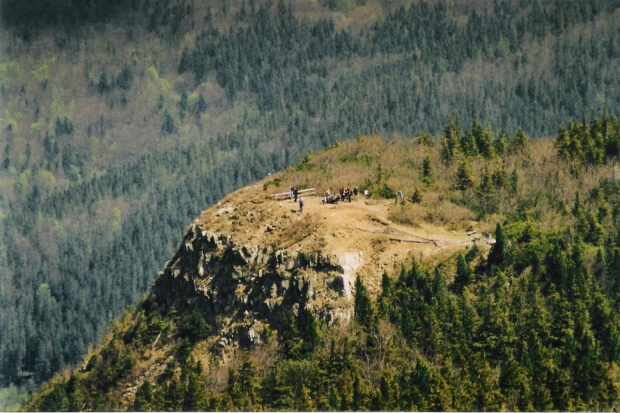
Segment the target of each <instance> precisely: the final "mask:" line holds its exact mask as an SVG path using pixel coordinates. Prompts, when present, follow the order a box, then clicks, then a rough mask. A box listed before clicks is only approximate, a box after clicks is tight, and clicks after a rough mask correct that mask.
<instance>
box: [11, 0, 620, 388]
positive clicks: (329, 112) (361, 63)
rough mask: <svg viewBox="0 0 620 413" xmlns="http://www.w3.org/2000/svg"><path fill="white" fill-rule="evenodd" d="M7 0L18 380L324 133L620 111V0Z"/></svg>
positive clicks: (50, 367)
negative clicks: (188, 229) (233, 199)
mask: <svg viewBox="0 0 620 413" xmlns="http://www.w3.org/2000/svg"><path fill="white" fill-rule="evenodd" d="M405 3H406V2H386V3H385V4H384V3H383V2H379V1H371V0H366V1H365V2H364V1H346V0H334V1H332V0H330V1H325V2H316V3H315V4H310V3H307V2H304V1H294V2H283V1H279V2H273V1H269V2H262V1H252V0H248V1H245V0H242V1H231V2H228V1H215V0H213V1H207V0H204V1H194V2H186V1H182V0H177V1H173V2H165V1H157V0H142V1H139V0H136V1H131V2H105V3H104V2H92V1H89V2H86V1H78V2H74V5H75V7H71V8H67V7H65V3H64V2H62V1H30V2H17V1H14V0H2V2H1V3H0V17H1V18H2V28H3V29H2V33H1V46H2V52H1V53H2V56H3V58H2V63H0V82H1V83H2V84H1V91H0V105H1V106H2V114H1V117H0V128H1V131H2V133H1V141H0V144H1V145H0V146H1V147H0V150H2V160H1V168H2V171H1V172H0V174H1V175H0V188H1V191H0V193H1V195H0V196H1V199H0V212H1V218H2V233H3V242H2V245H1V250H0V263H1V264H0V265H1V268H2V271H0V274H1V275H0V277H1V280H0V286H1V288H0V308H2V317H1V319H0V336H1V337H2V341H1V342H0V383H1V384H2V385H3V386H6V385H9V384H11V383H14V384H19V385H23V384H26V383H29V386H30V387H31V388H32V387H33V386H35V385H37V384H38V383H41V382H42V381H44V380H46V379H48V378H50V377H51V376H52V374H53V373H55V372H58V371H60V370H62V369H63V368H64V367H65V366H67V365H70V364H73V363H76V362H77V361H78V360H80V358H81V357H82V356H83V355H84V354H85V352H86V350H87V348H88V346H89V345H91V344H94V343H96V342H97V340H98V339H100V338H101V337H102V335H103V333H104V332H105V331H106V329H107V326H108V323H109V322H110V321H111V320H112V319H113V318H115V317H117V316H118V315H120V314H121V312H122V311H123V310H124V309H125V308H126V307H127V306H128V305H130V304H135V303H136V302H137V301H138V299H139V297H140V295H141V294H144V293H146V291H147V288H148V285H149V284H150V283H151V282H152V281H153V280H154V279H155V277H156V275H157V271H158V270H159V269H160V268H161V267H162V265H163V264H164V261H165V260H166V259H168V258H169V257H170V256H171V255H172V253H173V251H174V248H175V245H174V244H175V243H176V240H178V239H179V238H180V236H181V234H182V230H183V228H184V227H185V225H187V223H188V222H190V221H191V220H192V219H193V218H194V217H196V216H197V215H198V213H199V212H200V211H201V210H202V209H204V208H206V207H207V206H208V205H210V204H211V203H213V202H215V201H216V200H217V199H218V198H220V197H221V196H223V195H225V194H226V193H228V192H230V191H231V190H233V189H234V188H238V187H240V186H243V185H245V184H247V183H249V182H251V181H253V180H256V179H259V178H262V177H263V176H265V175H266V174H267V173H270V172H274V171H277V170H281V169H283V168H285V167H286V166H288V165H290V164H292V163H295V162H297V161H298V159H299V157H300V156H301V155H304V154H306V153H307V151H308V150H309V149H318V148H322V147H325V146H328V145H331V144H334V143H336V142H338V141H342V140H345V139H350V138H355V137H356V136H358V135H359V134H361V133H365V134H371V133H373V132H377V133H382V134H392V133H400V134H403V135H405V136H415V135H417V134H418V133H419V132H420V131H426V132H427V133H430V134H432V135H438V134H439V133H441V132H442V131H443V129H444V126H445V124H446V119H447V118H448V117H449V116H450V115H453V114H454V113H459V114H460V122H461V124H462V125H470V124H472V122H473V120H474V118H476V119H479V120H480V121H481V122H482V124H483V125H484V124H487V123H488V124H489V126H490V127H492V128H493V129H494V130H496V131H497V135H498V136H501V134H502V132H503V131H506V132H508V133H510V134H514V133H515V132H516V131H517V130H518V129H519V128H521V129H522V130H523V131H524V132H525V133H527V134H529V135H531V136H533V137H538V136H543V135H555V134H556V132H557V127H558V125H560V124H563V123H565V122H566V121H567V120H568V119H571V118H573V119H577V120H579V122H581V120H582V119H583V118H586V119H591V118H592V117H593V116H594V115H595V114H598V115H599V116H602V114H603V113H604V111H605V110H606V109H607V110H609V111H610V113H614V111H615V112H617V111H618V110H620V107H619V105H620V84H619V83H618V82H619V79H618V76H617V72H618V68H619V66H620V39H619V36H618V33H620V10H619V7H620V4H619V2H618V1H614V0H601V1H594V2H593V1H586V0H583V1H570V2H564V1H558V2H538V1H520V2H511V1H498V2H493V3H489V4H485V5H484V7H480V5H479V4H478V3H477V2H467V1H464V2H458V1H457V2H454V4H452V3H444V2H438V3H437V4H435V3H433V2H431V3H427V2H415V3H414V4H411V5H409V4H405Z"/></svg>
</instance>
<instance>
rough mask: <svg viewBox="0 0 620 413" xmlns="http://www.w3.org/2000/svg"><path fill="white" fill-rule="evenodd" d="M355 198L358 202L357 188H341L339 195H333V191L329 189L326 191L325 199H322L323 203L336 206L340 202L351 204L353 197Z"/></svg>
mask: <svg viewBox="0 0 620 413" xmlns="http://www.w3.org/2000/svg"><path fill="white" fill-rule="evenodd" d="M352 196H354V197H355V200H356V201H357V200H358V199H359V190H358V189H357V187H355V188H353V189H350V188H344V187H341V188H340V189H339V190H338V195H333V196H332V193H331V189H330V188H327V190H325V196H324V197H323V199H321V201H322V202H323V203H324V204H336V203H338V202H340V201H342V202H344V201H349V202H351V197H352Z"/></svg>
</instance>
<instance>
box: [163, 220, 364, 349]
mask: <svg viewBox="0 0 620 413" xmlns="http://www.w3.org/2000/svg"><path fill="white" fill-rule="evenodd" d="M363 263H364V256H363V253H362V252H347V253H341V254H327V253H324V252H322V251H314V252H310V253H308V252H300V251H294V250H291V249H278V248H276V247H273V246H269V245H242V244H238V243H236V242H235V241H234V240H233V239H232V237H231V236H229V235H226V234H217V233H214V232H211V231H209V230H208V229H205V228H202V227H200V226H199V225H197V224H196V223H193V224H192V225H190V227H189V228H188V229H187V232H186V235H185V237H184V238H183V241H182V243H181V246H180V248H179V250H178V251H177V253H176V254H175V256H174V258H173V259H172V260H171V261H170V262H168V263H167V264H166V267H165V269H164V271H163V273H162V274H161V276H160V277H159V279H158V280H157V281H156V282H155V284H154V286H153V289H152V294H153V296H152V297H153V298H154V300H155V301H156V302H157V304H158V305H159V306H160V308H161V309H162V310H163V311H167V310H169V309H170V308H172V307H175V308H176V310H177V311H193V310H198V311H200V312H202V314H203V315H204V316H205V319H206V320H207V321H208V322H209V323H210V324H211V327H212V328H213V331H214V334H215V335H216V336H219V341H218V345H219V346H220V347H222V348H224V347H226V346H228V345H231V344H236V343H239V344H240V345H243V346H249V345H252V344H253V343H257V342H260V340H261V335H262V332H263V331H264V328H265V326H266V325H269V327H270V328H271V329H276V330H277V329H278V328H279V325H280V321H281V319H282V316H283V315H284V314H286V313H288V312H290V311H293V312H296V311H297V309H298V308H299V306H300V305H302V306H304V307H305V308H308V309H310V310H311V311H312V312H313V313H314V314H315V316H316V317H317V318H319V319H322V320H324V321H325V322H326V323H327V324H331V323H347V322H349V320H350V319H351V317H352V315H353V300H352V295H353V291H352V289H353V285H354V281H355V271H356V269H358V268H359V267H360V266H362V265H363Z"/></svg>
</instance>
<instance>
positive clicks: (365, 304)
mask: <svg viewBox="0 0 620 413" xmlns="http://www.w3.org/2000/svg"><path fill="white" fill-rule="evenodd" d="M354 311H355V321H357V322H358V323H359V325H361V326H362V327H364V329H366V330H370V329H372V328H373V327H374V323H375V314H374V309H373V307H372V302H371V301H370V294H369V293H368V290H367V289H366V286H365V285H364V283H363V282H362V278H361V277H360V276H359V274H358V275H357V277H356V279H355V302H354Z"/></svg>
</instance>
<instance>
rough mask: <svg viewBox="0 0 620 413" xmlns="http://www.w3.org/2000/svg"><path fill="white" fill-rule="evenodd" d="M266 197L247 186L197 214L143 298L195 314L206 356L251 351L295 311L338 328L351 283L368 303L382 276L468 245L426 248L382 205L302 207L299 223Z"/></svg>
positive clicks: (309, 203)
mask: <svg viewBox="0 0 620 413" xmlns="http://www.w3.org/2000/svg"><path fill="white" fill-rule="evenodd" d="M266 195H267V194H266V193H265V192H264V191H263V190H262V188H261V184H257V185H254V186H250V187H247V188H244V189H242V190H239V191H237V192H235V193H233V194H231V195H229V196H228V197H226V198H225V199H223V200H222V201H221V202H220V203H219V204H218V205H216V206H214V207H212V208H210V209H208V210H206V211H204V212H203V213H202V215H201V217H200V218H199V219H197V220H196V221H195V222H193V223H192V224H191V225H190V226H189V227H188V228H187V230H186V234H185V236H184V238H183V241H182V242H181V245H180V247H179V249H178V251H177V253H176V254H175V256H174V257H173V259H172V260H171V261H169V262H168V263H167V264H166V266H165V268H164V271H163V272H162V273H161V275H160V277H159V279H158V280H157V281H156V282H155V284H154V286H153V288H152V295H151V297H152V299H153V300H154V301H155V302H156V303H157V304H158V306H159V307H160V309H161V310H163V311H164V312H166V311H167V310H170V309H171V308H172V307H174V308H175V310H176V311H179V312H188V311H195V310H197V311H200V312H201V313H202V315H203V316H204V318H205V320H207V322H209V323H210V324H211V328H212V332H213V334H214V335H215V337H214V339H213V340H210V342H211V343H216V344H215V347H214V348H213V349H212V350H213V351H215V352H216V353H217V352H219V353H220V354H223V355H225V354H227V353H228V352H227V350H228V349H231V348H234V347H236V346H238V345H241V346H243V347H251V346H252V345H253V344H257V343H260V342H261V340H262V337H263V334H264V331H265V329H266V328H269V329H271V330H279V329H280V325H281V323H280V321H281V320H282V317H283V315H286V314H289V313H290V312H291V311H293V312H294V313H296V312H297V310H298V309H299V307H300V306H303V307H304V308H307V309H309V310H311V311H312V313H313V314H314V315H315V317H316V318H317V319H319V320H323V321H325V323H326V324H327V325H331V324H333V323H348V322H349V321H350V320H351V319H352V317H353V301H354V300H353V296H354V294H355V291H353V289H354V284H355V277H356V275H357V274H359V275H360V276H361V277H362V278H363V281H364V283H365V285H366V286H367V287H368V289H369V291H370V292H371V294H373V295H376V294H377V293H379V291H380V280H381V275H382V274H383V272H388V273H389V274H397V273H398V272H399V271H400V266H401V264H402V263H404V262H406V261H410V260H411V259H412V257H415V258H416V260H421V259H424V258H425V257H426V258H428V259H430V260H432V259H434V258H433V257H434V256H436V255H437V254H451V253H453V252H454V251H456V250H460V249H462V248H463V246H464V245H463V244H464V243H469V242H471V239H468V237H467V235H466V234H462V235H461V236H460V238H459V236H458V235H454V234H449V233H446V232H445V231H443V232H442V234H443V235H442V236H441V237H440V236H435V237H434V239H428V233H429V229H430V232H431V233H433V232H436V231H435V230H436V228H413V227H410V226H406V225H399V224H396V223H394V222H390V221H389V220H388V215H389V208H390V206H391V204H390V203H389V202H387V201H385V202H383V201H379V202H377V201H372V200H365V199H364V200H362V199H360V200H359V201H358V202H352V203H345V204H343V205H341V206H338V207H336V206H333V205H323V204H322V203H321V201H320V198H318V197H306V207H305V210H304V212H303V213H300V212H299V211H298V210H297V205H296V204H295V203H293V202H292V201H291V200H283V201H275V200H272V199H270V198H269V197H268V196H266Z"/></svg>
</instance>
